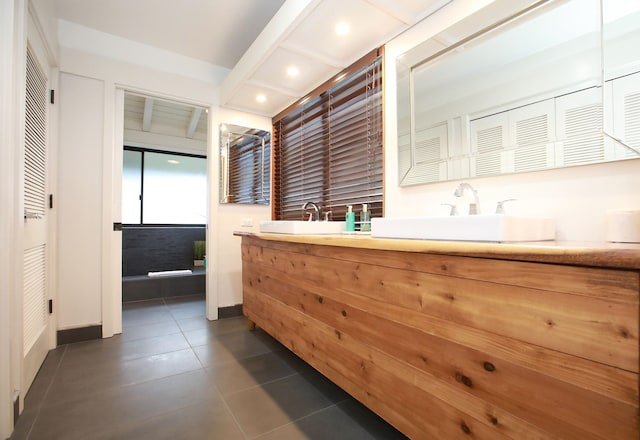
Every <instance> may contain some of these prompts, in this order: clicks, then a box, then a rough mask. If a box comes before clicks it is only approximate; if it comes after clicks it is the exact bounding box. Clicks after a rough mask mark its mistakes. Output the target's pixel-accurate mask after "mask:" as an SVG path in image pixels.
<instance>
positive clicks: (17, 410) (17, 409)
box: [13, 394, 20, 426]
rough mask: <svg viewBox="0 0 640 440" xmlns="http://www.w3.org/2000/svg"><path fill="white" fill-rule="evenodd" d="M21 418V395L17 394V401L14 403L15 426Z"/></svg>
mask: <svg viewBox="0 0 640 440" xmlns="http://www.w3.org/2000/svg"><path fill="white" fill-rule="evenodd" d="M19 417H20V394H16V399H15V400H14V401H13V426H16V424H17V423H18V418H19Z"/></svg>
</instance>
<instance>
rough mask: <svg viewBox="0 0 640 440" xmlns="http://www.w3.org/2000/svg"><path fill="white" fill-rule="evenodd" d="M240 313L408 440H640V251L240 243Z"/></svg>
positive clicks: (270, 239) (263, 239) (272, 237)
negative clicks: (639, 335) (242, 310)
mask: <svg viewBox="0 0 640 440" xmlns="http://www.w3.org/2000/svg"><path fill="white" fill-rule="evenodd" d="M238 235H241V236H242V264H243V266H242V270H243V289H244V314H245V315H246V316H247V318H248V319H249V322H250V325H258V326H259V327H261V328H262V329H264V330H265V331H266V332H268V333H270V334H271V335H272V336H274V337H275V338H276V339H278V340H279V341H280V342H281V343H282V344H284V345H285V346H287V347H288V348H289V349H290V350H292V351H293V352H294V353H296V354H297V355H298V356H300V357H301V358H302V359H304V360H305V361H306V362H308V363H309V364H311V365H312V366H313V367H314V368H316V369H317V370H318V371H320V372H322V373H323V374H324V375H325V376H327V377H328V378H329V379H331V380H332V381H333V382H335V383H336V384H338V385H339V386H340V387H342V388H343V389H344V390H346V391H347V392H349V393H350V394H351V395H353V396H354V397H355V398H357V399H358V400H359V401H361V402H362V403H363V404H364V405H366V406H367V407H369V408H370V409H372V410H373V411H375V412H376V413H378V414H379V415H380V416H381V417H383V418H384V419H386V420H387V421H389V422H390V423H391V424H393V425H394V426H395V427H397V428H398V429H399V430H400V431H402V432H404V433H405V434H406V435H407V436H409V437H411V438H412V439H457V438H476V439H491V440H494V439H519V440H520V439H551V438H553V439H618V440H621V439H637V438H638V432H639V407H638V393H639V380H638V379H639V375H638V374H639V366H640V365H639V356H638V351H639V341H638V332H639V327H638V319H639V313H640V309H639V304H638V300H639V292H638V291H639V288H640V245H615V244H604V243H603V244H602V245H584V246H583V245H578V244H566V245H563V244H559V243H532V244H493V243H472V242H468V243H464V242H445V241H441V242H438V241H426V240H393V239H373V238H370V237H362V236H346V235H335V236H317V235H316V236H313V235H282V234H250V233H238Z"/></svg>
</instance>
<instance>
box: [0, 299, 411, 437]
mask: <svg viewBox="0 0 640 440" xmlns="http://www.w3.org/2000/svg"><path fill="white" fill-rule="evenodd" d="M204 308H205V306H204V299H203V298H202V297H200V296H199V297H180V298H166V299H164V300H149V301H140V302H135V303H127V304H126V305H125V306H124V309H123V333H122V335H118V336H115V337H113V338H109V339H101V340H95V341H87V342H81V343H76V344H69V345H64V346H60V347H58V348H57V349H55V350H52V351H51V352H50V353H49V355H48V356H47V359H46V360H45V362H44V364H43V366H42V368H41V370H40V372H39V373H38V376H37V377H36V380H35V382H34V383H33V386H32V387H31V390H30V391H29V393H28V394H27V396H26V399H25V409H24V412H23V413H22V415H21V416H20V418H19V420H18V424H17V426H16V429H15V431H14V434H13V436H12V437H11V439H14V440H18V439H31V440H37V439H47V440H52V439H65V440H72V439H83V440H85V439H154V440H155V439H224V440H235V439H261V440H276V439H277V440H289V439H331V440H338V439H345V440H346V439H349V440H353V439H404V438H405V437H404V436H403V435H402V434H400V433H399V432H397V431H396V430H395V429H393V428H392V427H391V426H390V425H388V424H387V423H385V422H384V421H383V420H381V419H380V418H378V417H377V416H376V415H375V414H373V413H371V412H370V411H369V410H367V409H366V408H364V407H363V406H362V405H360V404H359V403H358V402H357V401H355V400H354V399H353V398H351V397H350V396H349V395H348V394H346V393H345V392H344V391H342V390H341V389H340V388H338V387H337V386H335V385H334V384H332V383H331V382H330V381H328V380H327V379H325V378H324V377H323V376H322V375H320V374H319V373H317V372H316V371H315V370H314V369H313V368H311V367H310V366H308V365H307V364H306V363H304V362H303V361H301V360H300V359H299V358H297V357H296V356H295V355H294V354H292V353H291V352H290V351H288V350H287V349H286V348H285V347H284V346H282V345H281V344H279V343H278V342H277V341H276V340H274V339H273V338H271V337H270V336H269V335H267V334H266V333H264V332H263V331H262V330H260V329H257V330H256V331H254V332H251V331H249V330H247V325H246V321H245V318H243V317H238V318H229V319H224V320H219V321H212V322H210V321H207V320H206V318H205V311H204Z"/></svg>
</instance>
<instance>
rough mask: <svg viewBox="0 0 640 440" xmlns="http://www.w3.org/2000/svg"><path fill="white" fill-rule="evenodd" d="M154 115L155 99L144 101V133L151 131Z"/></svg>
mask: <svg viewBox="0 0 640 440" xmlns="http://www.w3.org/2000/svg"><path fill="white" fill-rule="evenodd" d="M152 114H153V99H152V98H145V99H144V114H143V116H142V131H151V116H152Z"/></svg>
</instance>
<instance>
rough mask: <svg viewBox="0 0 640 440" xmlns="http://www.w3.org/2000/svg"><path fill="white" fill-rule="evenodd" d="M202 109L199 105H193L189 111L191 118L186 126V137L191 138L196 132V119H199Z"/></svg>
mask: <svg viewBox="0 0 640 440" xmlns="http://www.w3.org/2000/svg"><path fill="white" fill-rule="evenodd" d="M201 114H202V109H201V108H200V107H194V108H193V111H192V112H191V120H190V121H189V127H187V138H189V139H193V136H194V135H195V134H196V128H197V127H198V121H200V115H201Z"/></svg>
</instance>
